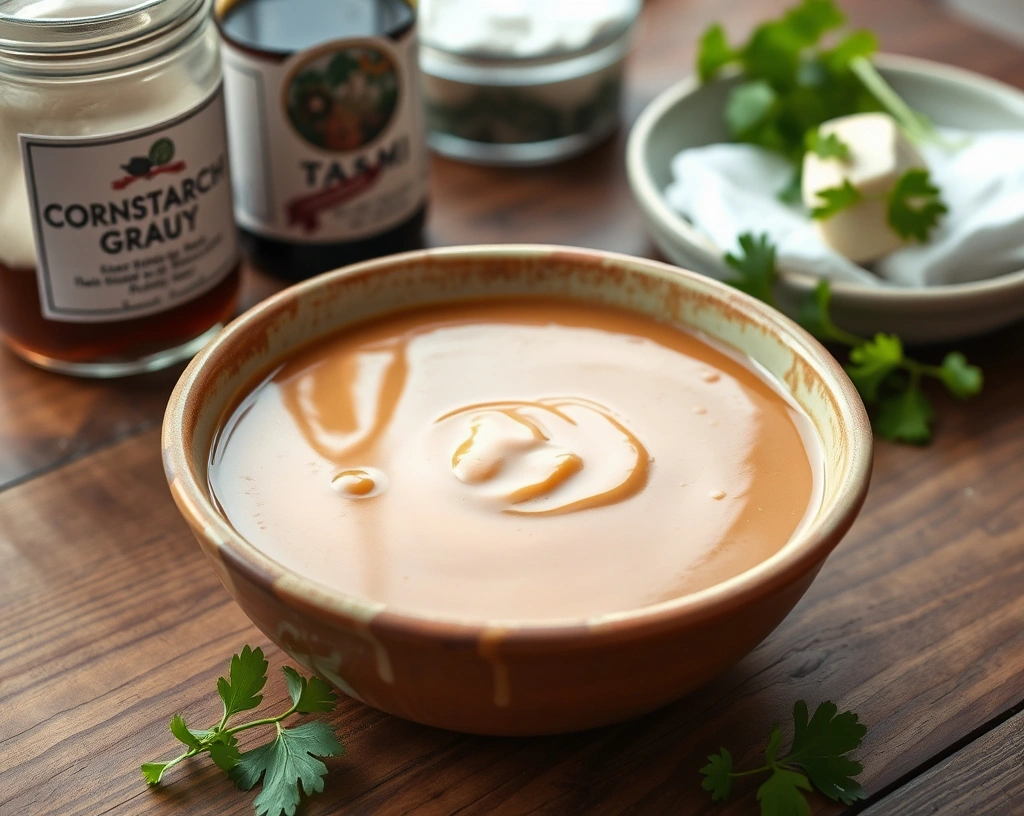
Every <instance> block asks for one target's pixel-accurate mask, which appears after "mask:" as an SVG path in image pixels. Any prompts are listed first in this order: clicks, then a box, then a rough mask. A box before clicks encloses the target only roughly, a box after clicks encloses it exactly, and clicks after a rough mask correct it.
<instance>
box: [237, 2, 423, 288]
mask: <svg viewBox="0 0 1024 816" xmlns="http://www.w3.org/2000/svg"><path fill="white" fill-rule="evenodd" d="M217 19H218V25H219V27H220V30H221V35H222V37H223V56H224V76H225V85H226V90H227V106H228V134H229V138H230V144H231V155H232V160H233V162H234V167H235V171H236V172H235V217H236V220H237V221H238V224H239V226H240V228H241V230H242V239H243V244H244V246H245V248H246V255H247V257H248V259H249V261H250V263H252V264H253V265H254V266H256V267H257V268H259V269H262V270H263V271H265V272H268V273H270V274H273V275H277V276H281V277H285V278H290V279H301V278H306V277H309V276H310V275H314V274H316V273H319V272H324V271H326V270H329V269H334V268H335V267H339V266H344V265H345V264H349V263H353V262H355V261H361V260H365V259H367V258H373V257H377V256H380V255H386V254H390V253H393V252H399V251H402V250H407V249H414V248H416V247H418V246H420V245H421V243H422V233H423V223H424V219H425V214H426V203H427V147H426V132H425V122H424V112H423V108H422V101H421V96H420V83H419V72H418V68H417V61H416V12H415V10H414V8H413V6H412V5H411V4H410V3H408V2H405V0H218V2H217Z"/></svg>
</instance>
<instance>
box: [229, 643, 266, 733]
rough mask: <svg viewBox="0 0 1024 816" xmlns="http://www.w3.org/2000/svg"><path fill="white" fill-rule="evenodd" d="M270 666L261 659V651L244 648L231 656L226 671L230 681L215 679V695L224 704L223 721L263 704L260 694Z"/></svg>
mask: <svg viewBox="0 0 1024 816" xmlns="http://www.w3.org/2000/svg"><path fill="white" fill-rule="evenodd" d="M269 665H270V664H269V663H268V662H267V661H266V659H265V658H264V657H263V650H262V649H260V648H258V647H257V648H256V649H255V650H253V649H251V648H249V646H245V647H244V648H243V649H242V651H241V652H240V653H239V654H236V655H232V657H231V665H230V667H229V670H228V675H229V677H230V680H228V679H226V678H224V677H219V678H217V693H218V694H220V699H221V700H222V701H223V703H224V720H225V721H226V720H227V719H228V717H231V716H232V715H233V714H237V713H239V712H240V711H248V710H249V709H253V708H256V706H258V705H259V704H260V703H261V702H263V695H262V694H260V692H261V691H262V690H263V687H264V686H265V685H266V684H267V667H268V666H269Z"/></svg>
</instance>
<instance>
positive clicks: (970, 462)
mask: <svg viewBox="0 0 1024 816" xmlns="http://www.w3.org/2000/svg"><path fill="white" fill-rule="evenodd" d="M783 5H785V3H784V2H774V0H772V2H771V3H765V2H754V0H734V1H733V2H713V0H701V1H700V2H686V0H649V2H648V4H647V8H646V10H645V14H646V15H647V17H646V20H645V28H644V31H643V34H642V37H641V39H640V42H639V48H638V51H637V54H636V59H635V61H634V66H633V68H634V72H633V81H632V84H631V89H632V91H631V97H630V104H629V109H630V112H631V115H632V114H635V113H636V111H637V110H638V109H639V107H640V106H641V104H642V103H643V102H644V101H646V100H647V99H648V98H650V96H652V95H653V94H654V93H656V92H657V91H658V90H660V89H661V88H663V87H664V86H666V85H667V84H669V82H671V81H672V80H673V79H674V78H676V77H677V76H678V75H681V74H683V73H685V72H686V71H687V70H688V65H689V63H690V61H691V59H692V48H691V43H692V41H693V40H694V39H695V37H696V36H697V35H698V33H699V31H700V30H701V29H702V27H703V26H704V25H705V24H706V23H707V22H709V21H710V20H712V19H719V18H726V19H728V20H729V21H730V28H735V29H736V30H737V31H739V30H742V29H743V28H744V27H745V26H749V25H750V24H752V23H753V21H755V20H756V19H758V18H759V17H761V16H763V15H764V14H766V13H768V12H769V11H771V10H774V9H775V8H778V7H781V6H783ZM848 5H850V7H851V11H852V16H853V17H854V18H855V20H856V21H857V22H858V23H860V24H870V25H872V26H873V27H875V28H878V29H880V30H881V32H882V34H883V41H885V43H886V46H887V48H889V49H890V50H893V51H902V52H906V53H913V54H918V55H922V56H932V57H936V58H940V59H945V60H948V61H951V62H956V63H958V64H962V65H965V66H966V67H970V68H974V69H977V70H984V71H986V72H988V73H992V74H994V75H997V76H1000V77H1001V78H1003V79H1007V80H1009V81H1012V82H1016V83H1017V84H1024V56H1022V52H1020V51H1018V50H1016V49H1014V48H1012V47H1010V46H1008V45H1005V44H1002V43H1000V42H999V41H997V40H994V39H993V38H991V37H989V36H987V35H982V34H978V33H975V32H973V31H972V30H970V29H969V28H966V27H964V26H963V25H961V24H959V23H956V22H953V21H951V20H950V19H949V18H947V17H945V16H944V15H943V14H942V13H941V12H940V11H938V8H937V6H935V5H934V4H932V3H929V2H925V0H886V1H885V2H882V0H859V2H857V1H856V0H854V2H850V3H849V4H848ZM622 145H623V139H622V136H621V135H620V136H619V137H617V139H615V140H613V141H611V142H609V143H608V144H607V145H605V146H603V147H602V148H600V149H599V150H597V151H595V152H594V153H592V154H590V155H589V156H587V157H584V158H581V159H579V160H577V161H574V162H570V163H568V164H566V165H564V166H560V167H558V168H554V169H548V170H544V171H525V172H518V173H513V172H511V171H496V170H488V169H483V168H473V167H468V166H463V165H458V164H455V163H452V162H446V161H440V160H439V161H436V162H435V175H434V183H433V197H432V205H431V206H432V215H431V222H430V235H429V240H430V242H431V243H435V244H441V243H460V242H466V243H474V242H485V241H513V240H514V241H558V242H563V243H575V244H580V245H589V246H598V247H603V248H609V249H617V250H621V251H627V252H634V253H638V254H649V253H650V252H651V248H650V245H649V243H648V241H647V238H646V237H645V236H644V233H643V230H642V225H641V222H640V219H639V216H638V214H637V212H636V210H635V208H634V206H633V204H632V201H631V200H630V198H629V195H628V190H627V189H626V186H625V181H624V175H623V170H622ZM248 285H249V289H248V292H247V294H246V296H245V298H244V300H245V302H251V301H252V300H253V299H254V298H255V297H256V296H258V295H259V294H264V293H266V292H269V291H271V290H272V289H273V288H275V287H276V284H275V283H273V282H271V281H267V280H265V279H257V278H255V277H251V278H250V281H249V284H248ZM966 351H967V352H968V353H969V355H970V356H971V357H972V358H976V359H977V361H978V362H979V363H981V364H982V365H984V366H985V370H986V374H987V385H986V391H985V394H984V395H983V396H982V397H981V398H980V399H979V400H977V401H976V402H973V403H971V404H969V405H965V404H960V403H956V402H954V401H952V400H949V399H944V398H939V400H938V403H939V404H938V408H939V410H940V416H941V425H940V428H939V430H938V439H937V442H936V443H935V444H934V445H933V446H932V447H930V448H928V449H925V450H917V449H911V448H906V447H900V446H895V445H888V444H880V445H879V447H878V452H877V456H876V462H875V474H874V480H873V484H872V488H871V492H870V495H869V497H868V502H867V505H866V507H865V509H864V512H863V514H862V516H861V517H860V519H859V520H858V522H857V524H856V525H855V527H854V529H853V531H852V532H851V534H850V536H849V537H848V538H847V540H846V541H845V542H844V543H843V544H842V545H841V546H840V548H839V549H838V550H837V551H836V553H835V555H834V556H833V557H832V558H831V559H830V560H829V562H828V564H827V565H826V567H825V569H824V570H823V571H822V573H821V575H820V577H819V578H818V579H817V580H816V582H815V583H814V585H813V586H812V588H811V590H810V591H809V593H808V594H807V596H806V597H805V598H804V600H803V601H802V602H801V604H800V605H799V606H798V607H797V609H796V610H795V611H794V613H793V614H792V615H791V616H790V617H789V618H788V619H787V621H786V622H785V623H784V624H783V625H782V626H781V627H780V628H779V629H778V630H777V631H776V632H775V633H774V634H773V635H772V636H771V637H770V638H769V639H768V640H767V641H766V642H765V643H764V644H763V645H762V646H761V647H760V648H758V649H757V650H756V651H755V652H754V653H753V654H752V655H750V656H749V657H748V658H747V659H746V660H744V661H743V662H742V663H740V664H739V665H738V666H737V667H735V668H734V669H733V670H732V671H730V672H729V673H728V674H727V675H726V676H725V677H724V678H722V679H721V680H720V681H718V682H716V683H715V684H714V685H713V686H712V687H709V688H708V689H705V690H704V691H702V692H700V693H697V694H695V695H692V696H691V697H689V698H688V699H686V700H684V701H681V702H679V703H676V704H675V705H672V706H670V707H668V708H666V709H664V710H662V711H659V712H656V713H654V714H651V715H649V716H647V717H644V718H642V719H640V720H637V721H634V722H631V723H626V724H623V725H620V726H615V727H611V728H606V729H601V730H598V731H594V732H589V733H586V734H581V735H571V736H564V737H553V738H543V739H518V740H512V739H484V738H474V737H464V736H459V735H455V734H451V733H447V732H441V731H437V730H433V729H428V728H423V727H419V726H415V725H411V724H408V723H405V722H402V721H400V720H397V719H394V718H390V717H386V716H384V715H381V714H378V713H377V712H374V711H372V710H371V709H368V708H366V707H365V706H362V705H360V704H358V703H355V702H352V701H348V700H346V701H345V702H344V703H343V704H342V705H340V706H339V710H338V711H337V712H336V713H335V714H334V715H332V716H331V718H330V719H331V722H332V724H334V725H336V726H337V727H338V729H339V731H340V732H341V734H342V736H343V739H344V741H345V743H346V747H347V749H348V752H347V755H346V756H345V757H343V758H340V759H337V760H330V761H329V763H328V764H329V766H330V768H331V770H330V775H329V777H328V780H327V792H326V793H325V794H324V795H322V796H319V797H317V798H315V799H313V800H312V801H311V802H310V803H309V806H308V807H307V808H306V811H305V812H306V813H308V814H325V813H334V812H338V810H339V809H343V810H344V812H351V813H406V812H422V813H428V814H448V813H465V814H471V813H480V814H484V813H497V812H500V813H511V814H518V813H528V812H538V811H539V812H547V813H557V814H573V813H609V814H612V813H615V814H618V813H631V812H632V813H643V814H647V813H654V814H657V813H666V814H667V813H672V814H690V813H705V812H708V810H709V803H708V801H707V800H706V798H705V796H706V794H704V792H703V791H701V790H700V787H699V779H698V777H697V773H696V772H697V768H699V767H700V765H701V764H702V763H703V757H704V756H705V755H706V754H707V753H708V752H709V751H711V750H714V749H716V748H717V747H718V746H719V745H720V744H725V745H727V746H728V747H729V748H730V749H732V750H733V752H734V754H736V755H737V760H738V761H740V762H747V761H750V760H752V759H753V758H754V757H755V756H756V755H757V754H758V753H759V752H760V750H761V749H762V748H763V739H764V737H765V735H766V734H767V731H768V728H769V726H770V725H771V724H772V723H773V722H775V721H785V720H786V719H787V718H788V712H789V710H790V708H791V706H792V703H793V701H794V700H796V699H799V698H805V699H807V700H808V701H809V702H811V703H812V704H813V703H815V702H817V701H819V700H821V699H824V698H832V699H835V700H837V701H838V702H839V703H840V704H841V705H844V706H850V707H853V708H854V709H856V710H857V711H858V712H859V713H860V714H861V715H862V718H863V719H864V720H865V721H866V722H867V723H868V724H869V725H870V727H871V728H870V731H869V734H868V738H867V740H866V742H865V745H864V747H863V750H862V751H861V758H862V759H863V761H864V764H865V773H864V777H863V779H864V782H865V785H866V787H867V788H868V790H869V792H870V793H871V794H872V796H873V800H872V801H873V803H874V809H873V810H872V811H871V812H872V813H873V814H880V813H903V812H918V811H912V810H909V808H914V807H916V808H920V809H921V810H920V811H919V812H930V811H927V810H925V809H926V808H930V807H933V806H938V805H942V803H943V799H941V798H940V799H936V798H935V797H934V796H933V795H932V794H931V793H930V791H931V787H930V786H929V785H928V784H926V781H921V780H927V779H929V778H932V779H934V778H936V777H935V774H937V773H939V772H940V770H941V769H952V770H951V771H950V773H948V774H947V776H948V777H949V778H950V779H958V780H961V781H960V782H959V783H956V784H953V785H952V786H951V787H950V786H947V787H946V789H945V790H946V792H945V793H941V792H940V794H939V795H940V797H949V801H953V802H955V801H960V800H956V799H954V798H953V797H954V796H956V795H959V794H958V793H957V791H958V790H960V788H961V787H963V786H965V785H967V784H968V781H967V780H969V778H970V777H968V776H966V775H964V776H958V775H957V774H959V773H961V771H960V769H963V768H971V767H977V766H978V764H979V763H982V762H983V761H984V760H983V759H981V757H984V756H985V755H986V754H987V753H989V752H990V751H991V746H988V740H990V739H992V740H998V739H1001V738H1003V737H1000V736H993V735H1001V734H1010V733H1016V732H1008V731H1005V730H1004V729H1007V728H1016V727H1017V720H1010V721H1008V722H1007V723H1005V724H1004V725H1002V726H999V727H996V728H995V729H994V730H991V731H987V730H986V729H988V728H989V727H991V726H992V724H994V723H997V722H999V721H1000V720H1001V719H1004V718H1005V717H1006V713H1007V712H1009V711H1012V710H1014V706H1016V705H1018V704H1020V703H1021V700H1022V699H1024V691H1022V690H1024V596H1022V593H1021V592H1020V586H1021V580H1022V576H1024V547H1022V546H1021V545H1022V544H1024V473H1022V471H1024V465H1022V463H1024V407H1022V406H1024V379H1022V378H1021V377H1020V374H1019V368H1020V364H1019V361H1020V360H1021V359H1022V355H1024V331H1022V328H1021V327H1020V326H1017V327H1014V328H1011V329H1009V330H1006V331H1004V332H1002V333H1000V334H998V335H995V336H993V337H990V338H985V339H983V340H980V341H978V342H975V343H972V344H970V345H968V346H967V348H966ZM936 353H938V352H936ZM173 378H174V373H173V372H172V373H170V374H167V375H159V376H157V377H153V378H144V379H140V380H134V381H124V382H118V383H81V382H78V381H75V380H70V379H65V378H61V377H56V376H51V375H47V374H43V373H40V372H35V371H33V370H31V369H29V368H27V367H26V366H23V365H21V364H20V363H18V362H17V361H15V360H13V359H12V358H11V357H10V355H8V354H4V355H0V485H6V489H3V490H2V491H0V621H3V623H2V624H0V814H3V816H7V814H32V815H33V816H34V814H50V813H52V814H76V813H81V814H101V813H116V814H142V813H145V814H164V813H166V814H171V813H189V814H206V813H209V814H235V813H237V814H243V813H248V812H251V810H250V808H251V804H250V803H251V795H247V794H240V793H238V792H236V791H234V790H233V789H232V788H231V787H230V785H228V784H227V783H226V782H225V781H224V780H223V778H221V777H220V775H219V772H218V771H216V769H211V768H209V767H206V766H202V765H194V766H185V767H183V768H181V769H178V772H177V773H175V774H174V775H173V776H169V778H168V785H167V786H166V788H165V789H164V790H162V791H159V792H154V791H149V790H147V789H146V788H145V786H144V785H143V783H142V781H141V777H140V776H139V775H138V770H137V767H138V764H139V763H140V762H142V761H145V760H151V759H157V758H161V757H167V756H170V755H172V752H173V750H174V747H173V740H172V738H171V736H170V734H169V733H168V732H167V729H166V723H167V720H168V718H169V717H170V715H171V714H173V713H175V712H177V711H183V712H185V713H186V714H187V715H189V719H190V721H193V722H194V723H196V724H197V725H201V724H202V723H203V721H204V720H206V719H211V720H213V719H216V713H217V711H218V703H217V700H216V697H215V694H212V693H211V692H213V690H214V682H215V679H216V677H217V676H218V675H219V674H221V673H223V672H224V671H225V668H226V660H227V658H228V657H229V656H230V654H231V652H232V651H233V650H237V649H238V648H239V647H240V646H241V645H243V644H244V643H246V642H249V643H253V644H254V645H256V644H261V645H264V647H265V648H266V646H267V644H266V642H265V641H264V639H263V637H262V635H261V634H260V633H259V632H258V631H257V630H256V629H255V628H253V627H252V626H251V625H250V624H249V623H248V621H247V620H246V619H245V617H244V616H243V615H242V613H241V612H240V611H239V610H238V609H237V607H236V606H235V605H234V604H233V602H232V601H231V600H230V599H229V597H228V596H227V593H226V592H225V591H224V590H223V588H222V587H221V586H220V585H219V584H218V583H217V580H216V578H215V576H214V574H213V572H212V570H210V569H209V568H208V566H207V565H206V563H205V560H204V557H203V555H202V553H201V552H200V550H199V548H198V547H197V546H196V545H195V543H194V542H193V541H192V539H191V537H190V535H189V533H188V531H187V529H186V528H185V525H184V523H183V522H182V521H181V520H180V518H179V516H178V515H177V512H176V511H175V509H174V507H173V504H172V502H171V500H170V497H169V495H168V492H167V489H166V484H165V482H164V479H163V474H162V471H161V466H160V457H159V445H158V432H157V428H156V425H157V423H158V421H159V418H160V414H161V413H162V409H163V403H164V401H165V400H166V395H167V393H168V392H169V389H170V386H171V384H172V383H173ZM268 651H269V654H270V656H271V664H272V672H274V673H275V674H276V675H277V676H272V680H271V689H270V691H269V693H268V695H267V705H268V707H270V708H273V707H275V706H277V705H278V704H280V702H281V701H282V700H283V699H284V690H283V686H282V684H281V683H280V682H279V679H280V676H279V667H280V666H281V665H284V663H285V659H284V657H283V656H282V655H281V653H280V652H279V651H278V650H276V649H275V648H270V649H269V650H268ZM987 746H988V747H987ZM951 751H957V753H954V754H953V756H952V757H950V758H948V759H947V758H946V757H947V756H948V755H949V754H950V752H951ZM1013 752H1014V749H1012V748H1009V749H1005V750H1004V752H1003V753H1004V754H1005V757H1002V755H1000V756H1001V757H1002V759H1001V763H1002V764H1001V766H1000V767H1002V769H1003V771H1004V773H1003V776H1002V777H1000V779H1001V781H1000V782H999V784H1001V785H1003V786H1004V788H1005V790H1007V791H1009V792H1011V793H1015V792H1018V791H1019V786H1020V784H1021V778H1022V773H1021V771H1020V763H1018V767H1017V768H1016V769H1015V768H1014V767H1013V766H1012V762H1011V761H1010V758H1011V754H1012V753H1013ZM1016 753H1017V754H1019V751H1017V752H1016ZM958 761H959V762H960V764H955V765H951V764H950V763H957V762H958ZM937 762H938V763H940V764H939V765H937V766H936V763H937ZM932 766H935V767H934V768H932ZM964 773H966V772H964ZM739 792H740V793H741V794H745V795H743V796H742V797H741V798H739V799H738V800H737V801H735V802H733V803H732V804H731V805H730V806H728V807H723V808H720V809H718V810H716V812H720V813H736V814H740V813H750V812H754V809H755V806H754V803H753V798H752V795H751V794H752V789H751V788H745V789H744V788H741V789H740V791H739ZM965 801H966V800H965ZM991 802H992V804H993V807H995V806H996V805H997V804H998V800H997V799H992V800H991ZM814 805H815V809H816V812H823V813H826V812H827V813H831V812H837V811H838V810H839V808H836V807H835V806H832V805H830V804H828V803H827V802H824V801H823V800H820V799H815V800H814ZM902 808H908V810H907V811H904V810H903V809H902ZM949 812H957V811H949ZM959 812H965V811H959ZM966 812H985V811H983V810H975V811H966ZM990 812H994V813H1007V812H1012V811H1006V810H998V809H995V810H992V811H990Z"/></svg>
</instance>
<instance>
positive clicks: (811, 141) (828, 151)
mask: <svg viewBox="0 0 1024 816" xmlns="http://www.w3.org/2000/svg"><path fill="white" fill-rule="evenodd" d="M807 149H808V150H810V151H811V152H812V153H814V154H815V155H816V156H820V157H821V158H823V159H839V160H840V161H846V160H848V159H849V158H850V146H849V145H848V144H847V143H846V142H844V141H843V140H842V139H840V138H839V137H838V136H836V134H834V133H829V134H828V135H827V136H822V135H821V131H820V130H809V131H807Z"/></svg>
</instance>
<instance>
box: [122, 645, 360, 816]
mask: <svg viewBox="0 0 1024 816" xmlns="http://www.w3.org/2000/svg"><path fill="white" fill-rule="evenodd" d="M268 665H269V664H268V662H267V660H266V659H265V658H264V656H263V650H262V649H252V648H250V647H249V646H246V647H245V648H243V649H242V651H241V652H240V653H239V654H236V655H233V656H232V658H231V664H230V667H229V670H228V678H227V679H225V678H223V677H221V678H219V679H218V680H217V692H218V693H219V694H220V697H221V700H222V702H223V704H224V715H223V717H222V718H221V721H220V722H219V723H218V724H217V725H215V726H214V727H213V728H209V729H207V730H205V731H194V730H192V729H190V728H189V727H188V725H187V724H186V722H185V719H184V718H183V717H182V716H181V715H180V714H175V715H174V717H172V718H171V722H170V729H171V733H172V734H174V736H175V737H176V738H177V739H178V740H179V741H180V742H182V743H184V744H185V746H186V747H187V748H188V750H187V751H185V752H184V753H182V754H180V755H179V756H177V757H175V758H174V759H172V760H169V761H168V762H147V763H145V764H144V765H143V766H142V768H141V770H142V775H143V778H144V779H145V780H146V784H148V785H158V784H159V783H160V781H161V780H162V779H163V775H164V773H165V772H166V771H167V770H168V769H169V768H172V767H174V766H175V765H177V764H178V763H179V762H182V761H184V760H186V759H189V758H191V757H194V756H197V755H199V754H202V753H208V754H209V755H210V759H212V760H213V762H214V763H215V764H216V765H217V766H218V767H220V768H221V769H222V770H224V771H225V772H227V773H228V775H229V776H230V777H231V779H233V780H235V782H236V784H237V785H238V787H240V788H242V789H243V790H250V789H251V788H252V787H253V786H254V785H256V783H257V782H259V781H260V779H262V780H263V789H262V790H261V791H260V793H259V794H258V795H257V796H256V799H255V802H254V805H253V806H254V807H255V809H256V813H257V816H282V814H285V816H294V813H295V809H296V808H297V807H298V804H299V800H300V797H301V795H302V793H303V792H305V793H306V794H307V795H309V794H312V793H317V792H319V791H322V790H323V788H324V781H323V777H324V775H325V774H326V773H327V766H326V765H324V763H323V762H321V761H320V760H319V759H317V758H316V757H327V756H341V754H342V752H343V750H344V749H343V748H342V746H341V743H340V742H338V740H337V739H336V738H335V736H334V733H333V732H332V731H331V729H330V727H329V726H327V725H326V724H324V723H320V722H309V723H305V724H303V725H300V726H297V727H296V728H283V727H282V726H281V722H282V721H283V720H284V719H286V718H288V717H290V716H292V715H293V714H311V713H316V712H323V711H331V710H332V709H333V708H334V706H335V704H336V702H337V696H336V695H335V693H334V691H332V689H331V687H330V686H328V685H327V683H325V682H324V681H323V680H321V679H320V678H319V677H315V676H314V677H308V678H307V677H303V676H302V675H300V674H299V673H298V672H297V671H295V669H293V668H291V667H290V666H285V667H284V668H283V669H282V671H283V672H284V676H285V680H286V681H287V683H288V694H289V696H290V697H291V701H292V705H291V707H290V708H288V710H287V711H285V712H284V713H282V714H278V715H277V716H274V717H264V718H261V719H258V720H253V721H252V722H247V723H242V724H241V725H232V726H230V727H229V726H228V721H229V719H230V718H231V717H232V716H234V715H235V714H237V713H238V712H240V711H247V710H249V709H252V708H256V706H258V705H259V704H260V702H261V701H262V699H263V697H262V694H261V692H262V691H263V687H264V686H265V685H266V682H267V666H268ZM261 726H274V728H275V730H276V737H275V738H274V740H273V741H272V742H270V743H267V744H266V745H263V746H261V747H258V748H254V749H253V750H251V751H246V752H245V753H242V752H241V751H239V749H238V738H237V737H236V736H235V735H236V734H238V733H239V732H240V731H246V730H248V729H250V728H257V727H261Z"/></svg>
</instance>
